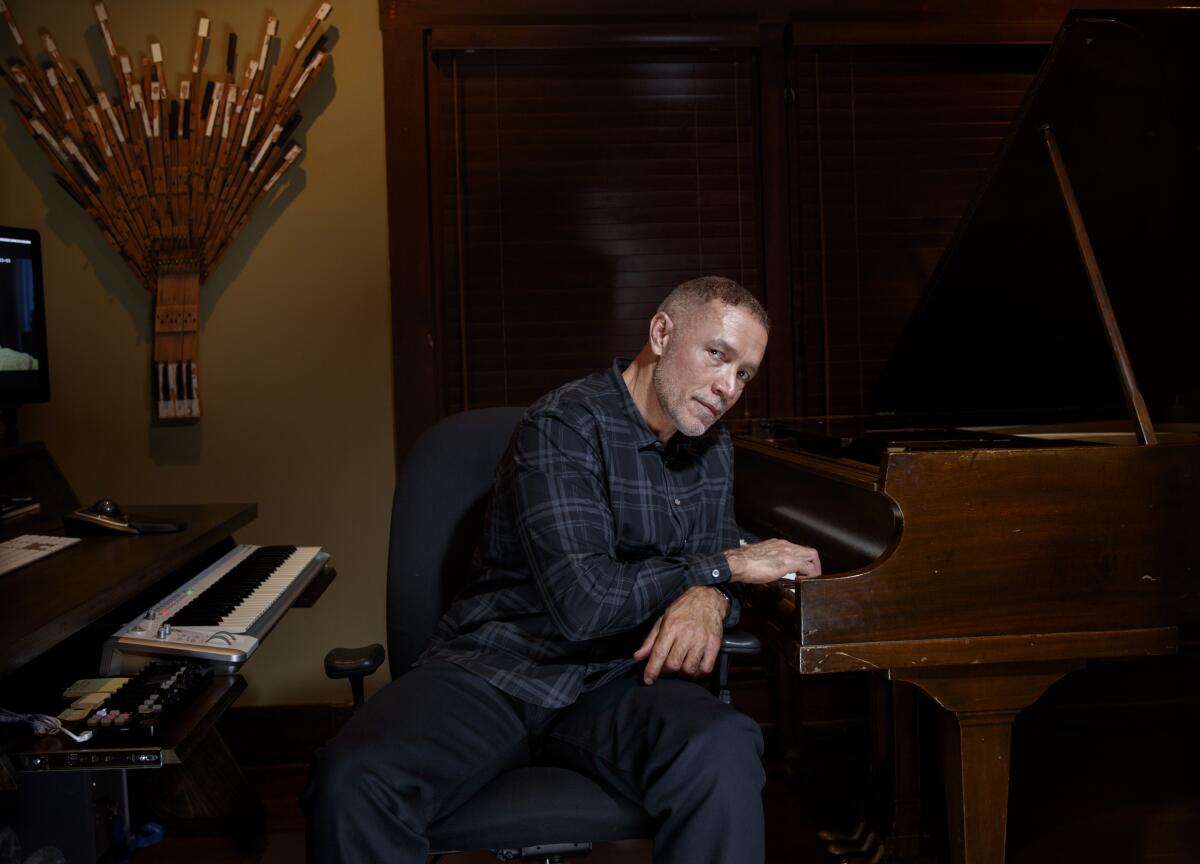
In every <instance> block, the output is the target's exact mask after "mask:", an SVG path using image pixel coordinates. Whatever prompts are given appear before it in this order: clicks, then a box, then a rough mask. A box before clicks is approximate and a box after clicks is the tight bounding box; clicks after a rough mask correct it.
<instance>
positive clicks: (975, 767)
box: [889, 661, 1084, 864]
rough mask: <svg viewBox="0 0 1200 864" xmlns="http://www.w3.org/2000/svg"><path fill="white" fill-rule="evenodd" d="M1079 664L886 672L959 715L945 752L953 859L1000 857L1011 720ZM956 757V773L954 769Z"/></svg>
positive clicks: (995, 860)
mask: <svg viewBox="0 0 1200 864" xmlns="http://www.w3.org/2000/svg"><path fill="white" fill-rule="evenodd" d="M1083 665H1084V664H1083V662H1082V661H1062V662H1054V663H1013V664H1004V665H996V666H960V667H946V668H939V669H893V670H891V672H890V673H889V674H890V676H891V677H892V679H893V680H897V681H907V682H909V683H911V684H914V685H916V686H917V687H919V688H920V689H921V690H923V691H925V692H926V693H927V694H929V696H931V697H932V698H933V699H934V700H935V701H936V702H937V703H938V704H939V705H941V706H942V707H943V708H945V709H946V710H947V711H950V712H952V713H953V714H954V715H955V719H956V720H957V724H956V725H957V732H958V735H957V740H958V748H957V750H958V752H957V753H950V754H947V755H948V756H949V757H950V759H949V761H948V766H947V783H946V811H947V812H946V816H947V822H948V823H949V825H950V829H949V830H950V860H951V861H953V862H955V864H1004V841H1005V831H1006V827H1007V822H1008V770H1009V757H1010V755H1011V750H1012V724H1013V721H1014V720H1016V718H1017V715H1018V714H1019V713H1020V712H1021V709H1023V708H1026V707H1028V706H1029V705H1032V704H1033V703H1034V702H1036V701H1037V700H1038V698H1039V697H1040V696H1041V695H1042V694H1043V693H1045V692H1046V690H1047V689H1048V688H1049V687H1050V685H1051V684H1053V683H1054V682H1056V681H1058V679H1060V678H1062V677H1063V676H1064V675H1066V674H1067V673H1068V672H1071V671H1073V670H1075V669H1079V668H1082V666H1083ZM947 743H949V744H952V743H953V741H952V740H951V741H949V742H947ZM955 763H957V767H958V771H957V772H956V773H957V776H955V775H954V773H952V772H953V768H954V766H955Z"/></svg>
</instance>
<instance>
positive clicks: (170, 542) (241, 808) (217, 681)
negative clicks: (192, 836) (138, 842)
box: [0, 446, 335, 862]
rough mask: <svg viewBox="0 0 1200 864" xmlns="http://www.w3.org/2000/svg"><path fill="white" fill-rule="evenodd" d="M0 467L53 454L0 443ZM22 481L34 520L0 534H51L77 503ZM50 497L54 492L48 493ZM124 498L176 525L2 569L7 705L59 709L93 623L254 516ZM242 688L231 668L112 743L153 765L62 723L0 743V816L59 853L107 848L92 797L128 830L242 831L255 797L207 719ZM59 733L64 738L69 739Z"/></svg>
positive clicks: (154, 587)
mask: <svg viewBox="0 0 1200 864" xmlns="http://www.w3.org/2000/svg"><path fill="white" fill-rule="evenodd" d="M0 468H5V469H9V468H14V470H13V471H10V472H9V473H8V474H6V475H4V478H3V479H5V480H7V479H8V478H18V479H20V478H21V477H29V478H33V477H34V475H36V474H38V472H39V471H40V472H42V473H53V472H52V471H51V469H52V468H53V460H51V459H50V458H49V454H48V453H46V451H45V449H44V448H39V447H36V446H22V447H20V448H16V449H15V450H0ZM35 469H36V470H35ZM0 485H4V483H3V482H0ZM29 489H30V491H31V492H33V493H34V494H37V495H38V497H39V500H41V501H42V502H43V510H42V512H41V513H40V514H38V516H37V517H36V519H34V518H33V517H31V518H30V519H29V520H25V519H22V520H20V525H19V528H18V527H17V526H16V525H14V526H12V528H10V529H9V528H8V526H5V528H6V529H8V530H7V531H0V536H4V535H5V534H8V535H10V536H11V535H15V534H24V533H48V534H52V533H55V532H56V531H57V530H61V522H58V523H57V524H55V521H54V520H55V519H56V518H58V517H61V514H62V513H63V512H66V510H67V509H71V508H74V507H77V506H78V503H77V501H75V499H74V494H73V493H72V492H71V491H70V490H69V488H66V489H64V490H59V491H57V492H56V493H55V494H53V495H49V494H46V493H43V492H41V491H40V490H39V489H38V487H37V485H36V484H30V485H29ZM4 491H9V490H4ZM52 501H59V503H58V504H55V505H53V506H48V505H47V502H52ZM64 508H65V509H64ZM131 510H132V511H133V512H139V513H146V514H148V515H152V516H155V517H158V518H163V519H170V520H183V521H186V522H187V523H188V527H187V529H186V530H185V531H182V532H179V533H177V534H157V535H145V536H116V535H114V536H112V537H89V538H85V540H84V541H83V542H82V543H79V544H76V545H75V546H73V547H71V548H69V549H66V550H64V551H62V552H58V553H56V554H54V555H51V556H49V557H47V558H44V559H42V560H40V561H36V562H34V563H32V564H29V565H27V566H25V567H22V568H21V569H19V570H15V571H13V572H12V573H9V574H7V575H6V576H5V577H4V578H5V580H6V582H5V586H6V587H5V603H4V604H3V605H0V632H3V633H4V634H5V639H4V640H2V644H0V683H2V684H3V689H4V691H5V693H6V694H7V697H6V698H7V699H8V700H10V701H9V702H6V707H10V708H12V709H13V710H24V711H30V710H36V711H51V710H57V707H58V706H59V702H60V701H61V700H60V698H59V697H60V694H61V693H62V691H63V689H65V688H66V687H67V686H68V685H70V684H71V683H72V682H73V681H74V680H76V679H78V678H89V677H94V676H95V675H96V673H97V665H98V663H99V660H100V649H101V643H102V641H103V638H104V637H105V636H107V635H108V634H109V633H111V629H107V628H106V629H105V630H104V632H103V633H99V634H97V633H96V632H95V631H96V630H97V627H98V626H100V624H101V622H103V621H105V620H107V619H109V618H114V617H116V616H121V615H124V614H126V612H127V611H128V612H129V614H135V613H134V612H133V610H132V609H131V607H133V606H137V608H138V609H142V608H145V605H146V604H147V603H152V602H154V599H155V598H154V597H152V596H147V595H149V594H152V593H153V592H158V591H170V590H172V589H174V588H176V587H178V584H182V582H183V581H186V578H187V577H186V575H184V571H187V570H188V569H189V568H192V567H196V568H202V567H203V566H207V563H211V561H212V560H215V558H216V557H218V556H219V555H220V554H223V552H224V551H227V550H228V549H229V548H231V547H232V545H233V540H232V535H233V532H234V531H236V530H237V529H239V528H241V527H242V526H244V525H246V524H248V523H249V522H251V521H252V520H253V519H254V518H255V516H256V515H257V508H256V507H255V505H253V504H208V505H190V506H178V507H133V508H131ZM56 514H57V515H56ZM14 521H17V520H14ZM280 539H291V538H280ZM297 539H299V538H297ZM313 539H319V538H313ZM195 572H198V569H196V570H195ZM193 575H194V573H193ZM333 578H335V573H334V571H333V569H332V568H331V567H327V568H326V569H325V571H324V572H322V573H319V574H318V575H317V576H316V577H314V579H313V581H312V582H311V583H310V584H309V586H308V587H307V588H306V589H305V590H304V592H303V593H302V595H301V596H300V597H299V598H297V600H296V602H294V603H293V604H292V607H293V608H294V607H295V606H304V605H312V603H313V602H315V600H316V598H317V597H318V596H319V595H320V593H321V591H323V589H324V588H325V587H326V586H327V585H328V584H329V582H330V581H331V580H332V579H333ZM138 604H141V605H138ZM123 620H127V619H123ZM245 687H246V682H245V680H244V679H243V678H242V677H241V676H240V675H219V676H217V677H215V678H214V679H213V682H212V683H211V684H210V685H209V688H208V689H206V690H205V691H204V692H203V694H202V695H201V696H200V697H198V698H197V699H196V700H195V701H194V702H193V703H192V704H191V705H190V706H189V707H188V708H187V709H185V711H184V712H183V713H182V714H181V715H178V716H177V717H176V718H175V719H174V720H173V721H172V722H171V726H170V727H169V728H168V729H167V730H166V733H165V737H164V738H162V739H161V740H160V741H159V742H157V743H156V744H154V745H151V746H150V747H146V748H123V749H127V750H130V749H131V750H134V751H144V752H145V754H147V755H148V754H158V757H157V758H158V760H159V761H158V764H157V767H156V766H155V763H154V762H153V761H148V762H143V763H132V762H127V763H124V764H121V762H120V761H119V759H120V758H124V757H114V759H115V760H117V761H113V762H109V763H107V764H92V763H90V762H89V763H88V764H83V762H82V760H83V754H84V753H88V754H92V753H94V752H96V750H94V749H89V748H88V747H86V745H74V744H73V742H67V739H64V738H63V737H62V736H53V737H48V738H43V739H40V740H38V741H37V742H36V743H35V744H33V745H29V744H26V745H25V746H24V747H14V746H7V747H6V748H4V749H0V790H5V789H8V790H12V789H14V788H15V789H17V790H18V792H19V796H18V803H17V805H16V810H17V811H18V812H16V813H11V814H9V813H5V812H0V818H4V819H7V818H8V817H9V816H10V815H11V816H17V817H19V818H18V825H19V826H20V827H19V828H18V833H19V835H20V837H21V842H22V846H23V847H24V848H26V849H30V850H33V849H36V848H38V847H39V846H41V845H53V846H57V847H59V848H60V849H62V851H63V852H64V853H66V856H67V860H69V861H71V862H93V861H96V860H99V859H100V858H101V857H104V856H105V855H106V854H107V852H108V850H109V838H110V836H111V830H110V829H111V822H110V823H108V824H104V825H102V826H101V828H102V830H100V829H98V830H96V831H93V830H92V829H93V826H96V825H97V824H98V823H97V820H96V818H95V814H96V808H97V806H98V804H101V805H102V806H104V807H109V808H111V811H112V814H113V815H114V816H115V817H116V818H117V819H118V820H119V823H120V824H123V825H124V826H125V828H126V830H128V828H129V821H130V819H131V814H132V820H133V822H134V824H135V825H140V824H142V823H144V822H146V821H151V820H153V821H163V820H165V821H166V823H167V826H168V830H172V828H174V829H176V830H180V831H183V830H192V831H194V830H196V829H203V828H206V827H207V828H212V827H216V826H218V825H219V826H220V827H221V828H223V829H224V830H226V831H229V830H232V831H233V832H235V833H244V832H249V831H253V830H254V829H255V828H256V827H258V826H259V825H261V820H262V816H263V813H264V811H263V808H262V806H261V803H260V802H259V801H258V799H257V797H256V796H255V794H254V791H253V789H252V788H251V787H250V785H249V783H248V782H247V781H246V779H245V778H244V776H243V775H242V773H241V770H240V768H239V767H238V765H237V763H236V761H235V760H234V758H233V756H232V755H231V754H230V752H229V748H228V747H227V746H226V744H225V741H224V740H223V739H222V738H221V735H220V733H219V731H218V730H217V728H216V723H217V721H218V719H219V718H220V717H221V715H222V714H223V713H224V712H225V710H226V709H227V708H228V707H229V706H230V705H232V704H233V702H234V700H236V698H237V696H238V695H239V694H240V693H241V692H242V691H243V690H244V689H245ZM35 706H44V707H35ZM66 743H71V744H72V746H71V747H70V748H68V747H66V746H65V744H66ZM97 749H99V748H97ZM73 752H74V753H77V754H79V755H78V756H77V757H76V759H77V761H78V762H79V764H77V765H65V764H64V765H63V766H61V769H60V767H59V766H57V765H56V764H55V762H54V760H58V759H61V760H63V761H64V762H65V760H67V759H70V758H72V757H71V753H73ZM101 752H102V751H101ZM39 756H40V757H44V758H46V759H47V760H48V761H47V762H46V763H44V764H32V765H31V764H27V763H26V761H25V759H26V758H27V757H39ZM90 758H91V757H90V755H89V759H90ZM131 758H132V757H131ZM8 800H10V801H11V798H9V799H8ZM2 801H3V799H0V803H2ZM38 832H48V833H38Z"/></svg>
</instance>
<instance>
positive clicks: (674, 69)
mask: <svg viewBox="0 0 1200 864" xmlns="http://www.w3.org/2000/svg"><path fill="white" fill-rule="evenodd" d="M433 68H434V69H435V70H436V73H435V76H434V78H433V79H432V80H431V81H430V86H431V88H432V89H431V97H432V99H433V100H436V102H435V115H436V116H434V117H432V118H431V123H432V124H433V126H434V127H435V128H434V130H433V137H432V140H433V144H432V150H433V153H432V155H433V165H434V168H433V173H434V184H435V185H434V202H435V204H434V210H435V212H434V220H435V244H436V245H437V247H438V248H437V249H436V250H435V255H434V258H435V261H436V262H437V267H438V273H437V286H438V298H439V299H438V309H439V315H440V321H439V324H438V328H437V332H438V333H439V334H440V339H441V345H440V349H441V350H440V353H439V358H440V364H441V390H442V394H443V408H444V410H445V411H446V412H447V413H449V412H453V411H457V410H462V409H463V408H467V407H470V408H479V407H485V406H489V405H524V404H529V403H530V402H532V401H534V400H535V399H537V398H538V397H539V396H541V395H542V394H544V393H546V392H547V391H549V390H551V389H552V388H554V387H556V386H558V385H560V384H563V383H565V382H567V381H570V380H572V379H574V378H578V377H581V376H583V375H587V374H589V373H591V372H595V371H597V370H600V369H604V368H606V367H607V366H608V365H609V364H610V363H611V361H612V358H613V357H615V356H627V357H632V356H633V355H634V354H636V352H637V351H638V350H639V349H640V348H641V346H642V344H643V343H644V341H645V339H646V334H647V328H648V323H649V320H650V317H651V316H652V314H653V313H654V310H655V308H656V307H657V304H658V302H659V300H660V299H661V298H662V297H663V296H665V294H666V293H667V291H669V290H670V288H671V287H673V286H674V285H676V284H678V283H679V282H681V281H683V280H685V279H689V278H692V277H695V276H700V275H706V274H717V275H722V276H728V277H730V278H733V279H737V280H739V281H740V282H742V283H743V284H744V285H745V286H746V287H747V288H748V289H749V290H751V291H752V292H755V293H756V294H759V293H760V280H759V272H760V260H761V247H762V243H761V230H760V225H759V212H760V208H759V204H758V202H759V188H758V182H759V180H758V177H759V172H758V164H757V160H758V138H757V129H758V122H757V90H756V87H757V84H756V66H755V61H754V57H753V54H750V53H747V52H740V51H735V50H725V49H722V50H715V51H708V50H705V51H699V52H697V51H691V50H689V51H687V52H672V51H648V50H639V49H624V48H616V49H613V48H606V49H588V50H571V51H567V50H557V49H541V50H475V51H463V50H453V51H451V50H446V51H438V52H436V53H435V65H434V67H433ZM760 389H761V391H762V392H763V393H765V388H760ZM759 398H762V397H761V396H760V397H759ZM737 410H738V411H739V413H740V412H741V411H742V410H743V409H742V406H739V409H737Z"/></svg>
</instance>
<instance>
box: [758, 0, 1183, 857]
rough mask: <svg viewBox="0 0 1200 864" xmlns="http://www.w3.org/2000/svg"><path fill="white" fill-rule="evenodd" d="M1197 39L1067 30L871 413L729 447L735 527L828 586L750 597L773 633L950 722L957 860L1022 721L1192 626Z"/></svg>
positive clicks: (980, 829) (782, 428) (1130, 19)
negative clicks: (816, 571)
mask: <svg viewBox="0 0 1200 864" xmlns="http://www.w3.org/2000/svg"><path fill="white" fill-rule="evenodd" d="M1197 44H1200V11H1197V10H1137V11H1130V12H1113V11H1111V10H1108V11H1104V12H1084V11H1077V12H1074V13H1072V14H1071V15H1070V16H1069V17H1068V19H1067V21H1066V22H1065V24H1064V26H1063V28H1062V29H1061V31H1060V32H1059V34H1058V36H1057V38H1056V40H1055V42H1054V44H1053V46H1052V48H1051V49H1050V51H1049V53H1048V55H1047V58H1046V60H1045V62H1044V64H1043V66H1042V68H1041V70H1040V72H1039V74H1038V76H1037V78H1036V80H1035V82H1034V84H1033V85H1032V87H1031V89H1030V91H1029V93H1028V95H1027V97H1026V99H1025V102H1024V105H1023V107H1022V109H1021V111H1020V113H1019V115H1018V119H1017V121H1016V122H1015V123H1014V125H1013V127H1012V130H1011V132H1010V134H1009V136H1008V138H1007V140H1006V142H1005V144H1004V146H1003V147H1002V149H1001V151H1000V153H999V155H998V156H997V159H996V161H995V162H994V164H993V167H992V170H991V172H990V176H989V179H988V182H987V184H986V185H985V186H984V187H983V189H982V191H981V193H980V194H979V195H978V196H977V198H976V200H975V201H974V203H973V204H972V206H971V207H970V209H969V210H968V212H967V214H966V215H965V216H964V218H963V220H962V222H961V224H960V227H959V230H958V232H957V234H956V236H955V238H954V240H953V241H952V242H951V243H950V245H949V246H948V247H947V249H946V251H945V253H944V255H943V258H942V260H941V262H940V264H939V265H938V268H937V270H936V271H935V274H934V277H933V279H932V280H931V282H930V284H929V286H928V288H927V291H926V294H925V296H924V297H923V299H922V301H921V303H920V304H919V305H918V307H917V310H916V313H915V314H914V316H913V318H912V320H911V321H910V323H909V326H908V327H907V329H906V331H905V334H904V336H903V337H902V339H901V340H900V343H899V344H898V347H897V349H896V351H895V353H894V355H893V356H892V358H891V361H890V364H889V367H888V369H887V371H886V373H885V374H884V375H883V377H882V379H881V384H880V387H879V389H878V392H877V393H876V396H875V399H874V402H873V406H872V409H873V410H872V411H871V412H870V413H868V414H867V415H865V416H861V417H843V418H809V419H805V420H801V421H793V422H775V423H769V424H762V425H761V426H759V427H757V428H756V429H755V431H753V432H750V433H748V434H742V435H738V436H735V450H736V477H737V480H736V488H735V494H736V498H737V502H738V520H739V523H740V524H741V525H742V526H743V527H744V528H746V529H748V530H750V531H753V532H754V533H756V534H758V535H760V536H778V537H784V538H787V539H789V540H792V541H795V542H799V543H803V544H806V545H811V546H814V547H816V548H817V549H818V550H819V551H820V553H821V556H822V560H823V564H824V570H825V574H824V575H823V576H821V577H819V578H815V579H808V580H802V581H799V582H796V583H792V584H788V583H780V584H779V585H777V586H769V587H765V588H762V589H759V590H758V591H756V592H755V593H754V594H753V595H752V597H751V598H750V601H749V602H750V605H751V606H752V607H753V608H754V609H755V610H756V611H757V612H758V613H759V615H760V616H761V618H762V619H763V620H764V621H765V625H764V629H765V631H766V632H765V633H764V636H765V637H766V638H767V641H768V642H769V644H770V645H772V646H773V647H774V649H775V650H776V651H778V652H780V654H781V655H782V656H783V658H784V659H785V660H786V662H787V663H788V664H789V665H790V666H791V667H792V668H793V669H794V670H795V671H797V672H799V673H801V674H804V675H810V674H821V673H832V672H852V671H868V670H872V671H876V672H883V673H885V674H886V675H887V676H888V678H890V679H891V680H893V681H905V682H910V683H911V684H913V685H915V686H916V687H917V688H919V689H920V690H922V691H924V692H925V693H926V694H928V695H929V696H931V697H932V698H933V699H934V700H935V701H936V702H937V703H939V704H940V705H941V706H942V707H943V708H945V709H946V710H947V711H948V712H951V716H952V717H953V718H956V720H957V723H956V724H950V725H951V729H950V732H951V734H952V735H953V736H954V737H955V738H957V746H956V747H952V748H951V749H952V751H957V752H954V753H953V755H954V757H955V761H956V762H957V763H958V767H959V768H960V769H961V770H959V771H957V772H955V771H948V772H947V773H948V776H949V777H951V778H952V779H951V781H950V782H948V783H947V801H948V814H947V815H948V817H949V818H948V821H949V823H950V850H951V855H952V858H954V859H955V860H960V861H965V862H969V864H1000V862H1002V861H1003V860H1004V855H1005V833H1006V818H1007V806H1008V779H1009V761H1010V751H1011V740H1012V726H1013V721H1014V719H1015V718H1016V717H1017V715H1018V713H1019V712H1020V711H1021V710H1022V709H1024V708H1026V707H1028V706H1029V705H1031V704H1032V703H1034V702H1035V701H1036V700H1038V699H1039V697H1041V696H1042V694H1043V693H1044V692H1045V691H1046V690H1047V689H1048V688H1049V687H1050V686H1051V685H1052V684H1053V683H1055V682H1056V681H1058V680H1059V679H1060V678H1062V677H1063V676H1065V675H1067V674H1069V673H1070V672H1072V671H1073V670H1077V669H1080V668H1081V667H1083V666H1084V665H1085V664H1087V662H1088V661H1089V660H1092V659H1096V658H1129V657H1139V656H1147V655H1157V654H1165V653H1170V652H1175V651H1177V650H1178V648H1179V644H1180V638H1181V630H1182V631H1183V632H1184V634H1185V636H1187V635H1193V636H1194V628H1195V625H1196V622H1197V621H1200V614H1198V611H1200V592H1198V591H1197V586H1198V583H1200V531H1198V530H1197V528H1196V524H1195V522H1196V520H1195V515H1196V513H1197V512H1198V511H1197V505H1198V502H1200V423H1197V422H1196V421H1197V420H1198V419H1200V349H1197V348H1196V347H1195V345H1194V336H1195V331H1196V326H1197V322H1200V291H1198V290H1197V289H1198V287H1200V258H1198V257H1197V255H1196V254H1195V253H1194V251H1192V250H1194V249H1195V248H1196V246H1197V244H1200V66H1197V64H1196V63H1195V62H1194V50H1195V46H1196V45H1197Z"/></svg>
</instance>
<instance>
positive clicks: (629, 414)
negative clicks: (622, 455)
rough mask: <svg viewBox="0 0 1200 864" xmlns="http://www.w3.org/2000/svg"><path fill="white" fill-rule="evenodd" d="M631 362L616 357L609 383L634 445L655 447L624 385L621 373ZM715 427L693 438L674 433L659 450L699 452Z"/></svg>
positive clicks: (640, 448)
mask: <svg viewBox="0 0 1200 864" xmlns="http://www.w3.org/2000/svg"><path fill="white" fill-rule="evenodd" d="M632 362H633V361H632V360H631V359H629V358H628V357H618V358H616V359H615V360H613V364H612V368H611V369H610V370H609V374H608V377H609V382H610V383H611V384H612V386H613V389H614V390H615V391H616V395H617V397H618V398H619V399H620V402H621V407H622V409H623V410H624V412H625V417H626V420H628V422H629V432H630V435H631V436H632V438H633V440H634V443H635V444H636V445H637V448H638V449H639V450H643V449H645V448H647V447H655V446H658V445H660V444H661V442H660V441H659V440H658V436H657V435H655V434H654V431H653V430H652V429H651V428H650V425H649V424H648V423H647V422H646V418H645V417H643V416H642V412H641V411H640V410H639V409H638V406H637V403H636V402H634V401H633V394H632V393H630V392H629V387H628V386H626V384H625V379H624V378H623V377H622V373H623V372H624V371H625V370H626V369H627V368H629V364H630V363H632ZM716 428H717V426H716V425H715V424H714V425H713V426H712V427H711V428H710V429H709V430H708V431H707V432H705V433H704V434H703V435H699V436H697V437H695V438H692V437H689V436H687V435H684V434H683V433H682V432H676V433H675V434H674V435H672V436H671V438H670V439H669V440H668V441H667V443H666V444H662V445H661V448H662V449H664V450H666V451H667V452H675V453H688V454H695V453H697V452H699V448H700V446H701V444H706V443H707V442H708V441H709V439H710V437H711V436H712V435H713V434H714V431H715V430H716Z"/></svg>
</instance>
